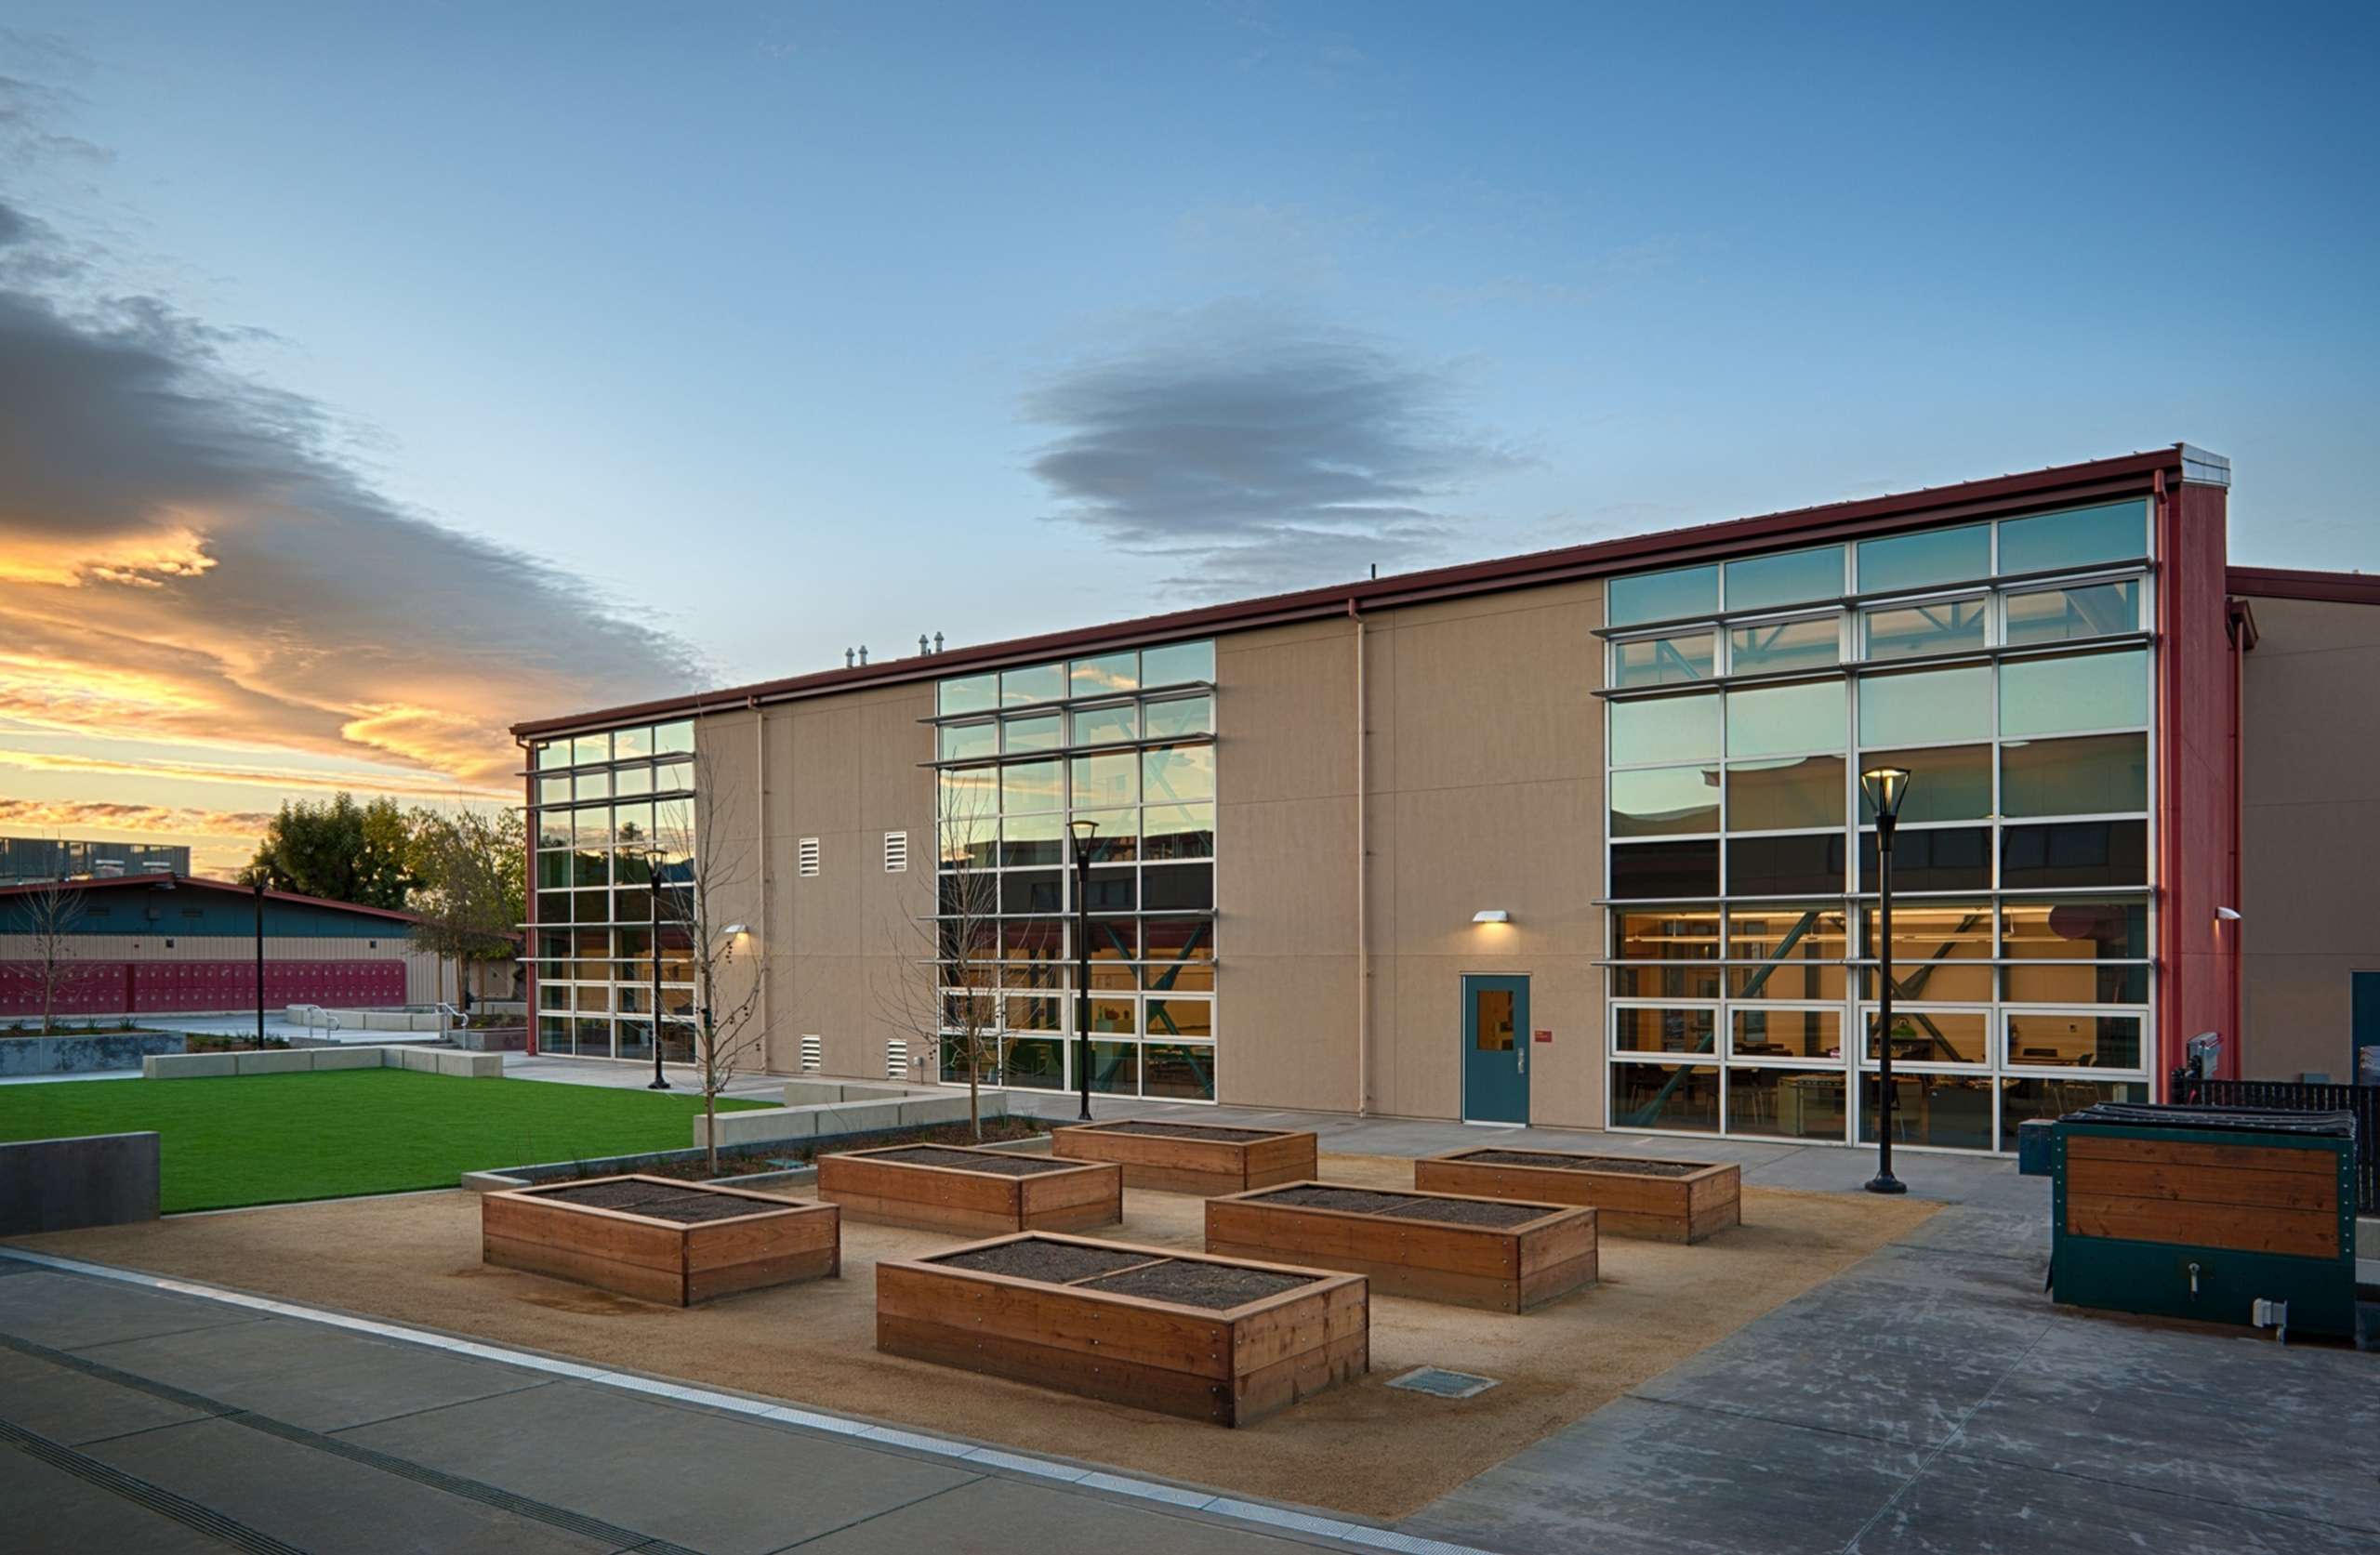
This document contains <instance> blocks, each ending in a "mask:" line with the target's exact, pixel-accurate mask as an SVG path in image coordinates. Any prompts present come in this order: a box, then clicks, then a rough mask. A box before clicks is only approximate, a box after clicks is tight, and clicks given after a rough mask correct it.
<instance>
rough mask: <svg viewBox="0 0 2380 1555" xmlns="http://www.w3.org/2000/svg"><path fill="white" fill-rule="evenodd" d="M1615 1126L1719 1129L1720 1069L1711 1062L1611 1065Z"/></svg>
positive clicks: (1707, 1131) (1701, 1131)
mask: <svg viewBox="0 0 2380 1555" xmlns="http://www.w3.org/2000/svg"><path fill="white" fill-rule="evenodd" d="M1611 1123H1612V1127H1615V1128H1675V1129H1682V1130H1686V1131H1688V1132H1691V1133H1697V1134H1715V1133H1717V1132H1718V1131H1719V1071H1718V1069H1717V1068H1716V1067H1715V1066H1712V1065H1708V1064H1694V1065H1690V1066H1689V1065H1682V1064H1668V1063H1615V1064H1613V1065H1612V1066H1611Z"/></svg>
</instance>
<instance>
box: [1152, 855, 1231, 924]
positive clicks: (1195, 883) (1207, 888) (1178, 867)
mask: <svg viewBox="0 0 2380 1555" xmlns="http://www.w3.org/2000/svg"><path fill="white" fill-rule="evenodd" d="M1141 897H1142V902H1141V904H1142V905H1143V906H1144V907H1146V908H1147V909H1148V910H1149V911H1151V912H1153V913H1158V912H1170V913H1180V912H1205V911H1207V910H1208V909H1210V908H1211V907H1213V906H1214V904H1215V869H1214V865H1212V864H1206V863H1169V864H1150V865H1149V866H1148V867H1147V868H1145V869H1144V870H1143V871H1141Z"/></svg>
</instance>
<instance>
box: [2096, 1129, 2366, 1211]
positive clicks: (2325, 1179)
mask: <svg viewBox="0 0 2380 1555" xmlns="http://www.w3.org/2000/svg"><path fill="white" fill-rule="evenodd" d="M2074 1142H2075V1141H2072V1140H2069V1141H2068V1143H2069V1146H2071V1145H2072V1144H2073V1143H2074ZM2292 1153H2293V1154H2298V1155H2312V1154H2314V1153H2315V1152H2313V1151H2310V1150H2307V1151H2294V1152H2292ZM2066 1191H2067V1192H2068V1193H2106V1194H2110V1195H2112V1196H2115V1197H2119V1198H2135V1199H2175V1200H2180V1201H2186V1202H2189V1203H2196V1204H2238V1205H2254V1206H2258V1207H2261V1208H2266V1209H2316V1210H2321V1211H2322V1212H2324V1213H2326V1214H2327V1213H2330V1212H2333V1211H2335V1210H2336V1209H2337V1208H2338V1204H2339V1184H2338V1174H2337V1173H2336V1172H2325V1173H2323V1174H2322V1175H2321V1176H2319V1177H2317V1176H2314V1175H2312V1174H2311V1173H2307V1172H2276V1171H2264V1170H2255V1169H2250V1170H2237V1171H2235V1170H2228V1169H2214V1170H2210V1169H2208V1168H2207V1167H2204V1166H2175V1165H2167V1164H2164V1163H2159V1162H2149V1161H2110V1160H2101V1159H2093V1158H2090V1157H2081V1158H2077V1157H2075V1156H2073V1155H2072V1154H2071V1153H2069V1156H2068V1159H2067V1163H2066Z"/></svg>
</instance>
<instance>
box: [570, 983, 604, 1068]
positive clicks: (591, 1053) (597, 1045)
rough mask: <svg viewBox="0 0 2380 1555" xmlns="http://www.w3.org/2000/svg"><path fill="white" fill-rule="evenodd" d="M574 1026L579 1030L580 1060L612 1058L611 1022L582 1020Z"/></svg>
mask: <svg viewBox="0 0 2380 1555" xmlns="http://www.w3.org/2000/svg"><path fill="white" fill-rule="evenodd" d="M581 992H584V990H581ZM574 1024H575V1027H576V1029H577V1044H576V1047H577V1051H578V1056H579V1057H580V1058H591V1059H608V1058H610V1057H611V1056H612V1022H611V1021H600V1020H585V1019H582V1020H579V1021H575V1022H574Z"/></svg>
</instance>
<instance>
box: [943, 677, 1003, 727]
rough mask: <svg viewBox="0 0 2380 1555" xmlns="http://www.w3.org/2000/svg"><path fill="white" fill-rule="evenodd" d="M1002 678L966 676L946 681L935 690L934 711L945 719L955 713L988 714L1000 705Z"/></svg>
mask: <svg viewBox="0 0 2380 1555" xmlns="http://www.w3.org/2000/svg"><path fill="white" fill-rule="evenodd" d="M999 689H1000V678H999V677H998V675H992V674H985V675H966V676H961V677H959V679H953V680H945V681H943V682H942V684H940V685H939V686H937V687H935V688H934V711H935V712H937V713H939V714H941V715H942V716H943V717H945V718H948V717H949V716H950V715H951V714H953V713H988V712H990V711H991V710H992V709H993V708H995V707H997V706H998V705H999Z"/></svg>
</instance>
